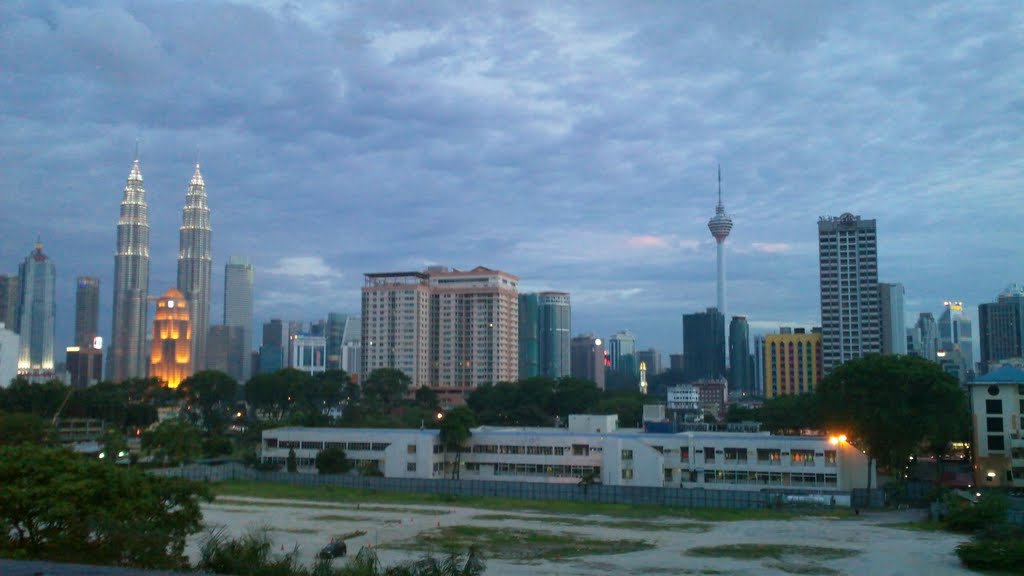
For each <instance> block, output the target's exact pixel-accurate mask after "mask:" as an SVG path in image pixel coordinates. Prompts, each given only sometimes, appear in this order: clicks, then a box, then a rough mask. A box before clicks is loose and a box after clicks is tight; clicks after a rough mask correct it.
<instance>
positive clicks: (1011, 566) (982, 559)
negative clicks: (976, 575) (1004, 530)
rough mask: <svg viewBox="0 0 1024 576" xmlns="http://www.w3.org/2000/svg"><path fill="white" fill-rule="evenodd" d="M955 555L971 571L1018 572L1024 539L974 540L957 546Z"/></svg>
mask: <svg viewBox="0 0 1024 576" xmlns="http://www.w3.org/2000/svg"><path fill="white" fill-rule="evenodd" d="M956 555H957V556H959V557H960V561H961V562H963V563H964V566H967V567H968V568H970V569H971V570H1006V571H1015V570H1020V569H1021V566H1024V539H1021V538H1000V539H995V540H990V539H975V540H973V541H971V542H965V543H963V544H961V545H959V546H957V547H956Z"/></svg>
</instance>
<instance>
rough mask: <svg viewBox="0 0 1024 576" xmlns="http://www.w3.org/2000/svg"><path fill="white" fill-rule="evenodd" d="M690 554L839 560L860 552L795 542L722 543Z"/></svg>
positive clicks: (737, 558) (708, 556)
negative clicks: (796, 543)
mask: <svg viewBox="0 0 1024 576" xmlns="http://www.w3.org/2000/svg"><path fill="white" fill-rule="evenodd" d="M686 553H687V554H688V555H690V556H700V557H703V558H732V559H733V560H764V559H772V560H779V561H782V560H787V559H791V558H792V557H793V556H801V557H806V556H810V557H812V558H813V559H814V560H838V559H840V558H849V557H851V556H856V555H857V554H860V551H859V550H852V549H849V548H830V547H825V546H799V545H795V544H722V545H719V546H697V547H696V548H690V549H689V550H687V551H686Z"/></svg>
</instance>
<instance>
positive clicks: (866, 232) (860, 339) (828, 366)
mask: <svg viewBox="0 0 1024 576" xmlns="http://www.w3.org/2000/svg"><path fill="white" fill-rule="evenodd" d="M818 264H819V271H820V280H821V329H822V342H821V344H822V354H823V358H822V361H823V363H824V370H825V373H826V374H828V373H829V372H831V371H832V369H833V368H835V367H836V366H839V365H840V364H842V363H844V362H846V361H847V360H852V359H854V358H860V357H862V356H865V355H867V354H879V353H881V351H882V331H881V322H880V321H879V311H880V307H879V304H878V300H879V295H878V240H877V237H876V227H875V221H874V220H864V219H861V217H860V216H854V215H853V214H850V213H846V214H843V215H842V216H839V217H838V218H828V217H822V218H820V219H819V220H818Z"/></svg>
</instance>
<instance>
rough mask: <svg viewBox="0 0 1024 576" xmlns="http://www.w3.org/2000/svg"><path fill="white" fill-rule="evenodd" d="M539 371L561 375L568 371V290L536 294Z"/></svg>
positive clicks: (570, 322) (569, 312) (570, 326)
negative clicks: (537, 298) (537, 299)
mask: <svg viewBox="0 0 1024 576" xmlns="http://www.w3.org/2000/svg"><path fill="white" fill-rule="evenodd" d="M538 297H539V302H538V312H539V322H538V326H539V335H540V374H541V376H547V377H549V378H561V377H563V376H568V375H569V373H570V372H571V360H570V351H569V341H570V340H571V339H572V338H571V336H572V332H571V330H572V311H571V305H570V303H569V293H568V292H541V293H540V294H539V295H538Z"/></svg>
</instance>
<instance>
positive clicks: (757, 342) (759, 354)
mask: <svg viewBox="0 0 1024 576" xmlns="http://www.w3.org/2000/svg"><path fill="white" fill-rule="evenodd" d="M764 345H765V337H764V336H763V335H761V334H758V335H757V336H754V354H753V356H754V395H755V396H760V397H762V398H763V397H764V390H765V384H764V383H765V365H764Z"/></svg>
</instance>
